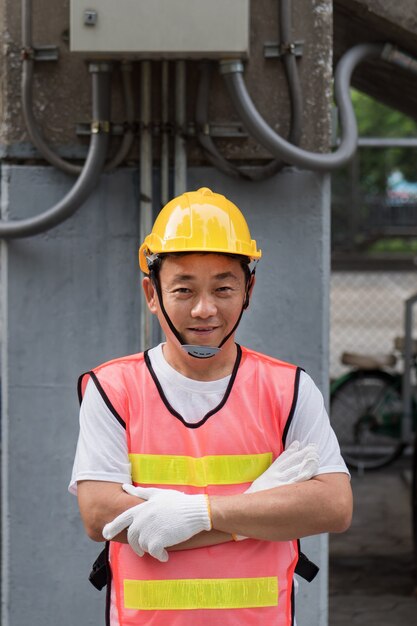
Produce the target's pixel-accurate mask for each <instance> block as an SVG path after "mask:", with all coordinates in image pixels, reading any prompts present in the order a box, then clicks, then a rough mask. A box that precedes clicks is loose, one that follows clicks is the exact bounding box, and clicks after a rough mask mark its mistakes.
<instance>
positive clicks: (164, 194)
mask: <svg viewBox="0 0 417 626" xmlns="http://www.w3.org/2000/svg"><path fill="white" fill-rule="evenodd" d="M161 71H162V77H161V94H162V103H161V108H162V133H161V203H162V206H165V204H166V203H167V202H168V200H169V135H168V117H169V108H168V103H169V65H168V61H162V68H161Z"/></svg>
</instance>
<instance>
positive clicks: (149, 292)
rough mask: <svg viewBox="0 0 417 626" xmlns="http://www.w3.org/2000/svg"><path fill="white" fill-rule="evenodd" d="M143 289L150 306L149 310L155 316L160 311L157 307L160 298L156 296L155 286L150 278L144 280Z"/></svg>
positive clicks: (146, 277)
mask: <svg viewBox="0 0 417 626" xmlns="http://www.w3.org/2000/svg"><path fill="white" fill-rule="evenodd" d="M142 289H143V293H144V294H145V298H146V304H147V305H148V309H149V310H150V312H151V313H154V314H155V313H156V312H157V310H158V309H157V306H156V305H157V299H158V296H157V294H156V289H155V286H154V284H153V282H152V281H151V279H150V278H149V276H145V277H144V279H143V280H142Z"/></svg>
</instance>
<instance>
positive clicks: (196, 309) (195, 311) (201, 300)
mask: <svg viewBox="0 0 417 626" xmlns="http://www.w3.org/2000/svg"><path fill="white" fill-rule="evenodd" d="M216 313H217V307H216V304H215V302H214V299H213V297H212V296H211V295H209V294H201V295H199V296H198V297H197V300H196V301H195V302H194V305H193V308H192V309H191V316H192V317H201V318H207V317H212V316H213V315H216Z"/></svg>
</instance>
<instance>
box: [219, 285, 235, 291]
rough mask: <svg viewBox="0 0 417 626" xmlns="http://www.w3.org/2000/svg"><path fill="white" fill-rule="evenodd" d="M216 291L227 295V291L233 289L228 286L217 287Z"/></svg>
mask: <svg viewBox="0 0 417 626" xmlns="http://www.w3.org/2000/svg"><path fill="white" fill-rule="evenodd" d="M217 291H220V292H221V293H227V292H229V291H233V289H232V288H231V287H229V286H228V285H223V286H222V287H217Z"/></svg>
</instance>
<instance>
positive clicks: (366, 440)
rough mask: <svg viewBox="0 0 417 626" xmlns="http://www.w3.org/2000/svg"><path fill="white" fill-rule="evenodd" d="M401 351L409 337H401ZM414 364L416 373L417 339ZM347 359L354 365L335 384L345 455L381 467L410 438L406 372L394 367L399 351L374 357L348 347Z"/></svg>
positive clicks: (335, 413)
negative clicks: (405, 425)
mask: <svg viewBox="0 0 417 626" xmlns="http://www.w3.org/2000/svg"><path fill="white" fill-rule="evenodd" d="M394 347H395V350H396V351H399V352H402V351H403V349H404V340H403V339H402V338H396V339H395V341H394ZM411 360H412V368H413V369H414V370H415V372H416V374H417V340H413V342H412V354H411ZM341 361H342V363H344V364H345V365H349V366H351V367H353V369H352V370H350V371H349V372H348V373H347V374H344V375H342V376H341V377H339V378H337V379H336V380H335V381H334V382H333V383H332V384H331V388H330V416H331V422H332V426H333V428H334V430H335V432H336V435H337V437H338V440H339V444H340V448H341V451H342V455H343V457H344V459H345V461H346V463H347V465H348V466H349V467H351V468H354V469H358V470H361V471H364V470H370V469H379V468H381V467H384V466H386V465H389V464H390V463H392V462H393V461H395V460H396V459H397V458H398V457H400V456H401V454H402V453H403V452H404V450H405V448H406V447H407V445H411V443H412V442H411V441H409V442H406V441H404V440H403V438H402V426H403V375H402V374H401V373H399V372H396V371H394V370H393V368H394V366H395V365H396V362H397V355H396V354H395V353H394V352H393V353H391V354H386V355H379V356H376V355H374V356H372V355H364V354H353V353H347V352H345V353H344V354H343V355H342V358H341ZM416 400H417V399H416V397H415V395H414V396H413V397H412V404H411V411H412V429H413V431H416V430H417V402H416Z"/></svg>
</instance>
